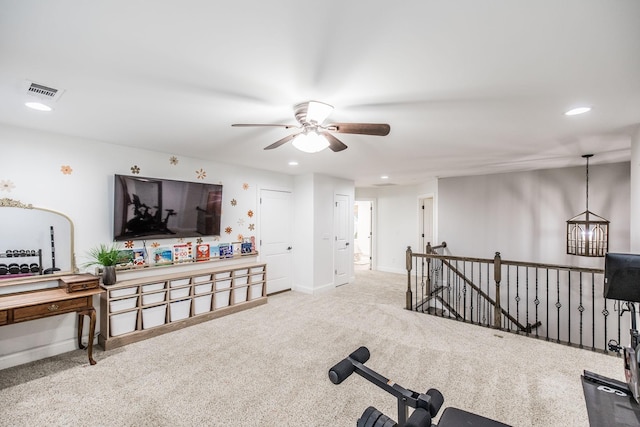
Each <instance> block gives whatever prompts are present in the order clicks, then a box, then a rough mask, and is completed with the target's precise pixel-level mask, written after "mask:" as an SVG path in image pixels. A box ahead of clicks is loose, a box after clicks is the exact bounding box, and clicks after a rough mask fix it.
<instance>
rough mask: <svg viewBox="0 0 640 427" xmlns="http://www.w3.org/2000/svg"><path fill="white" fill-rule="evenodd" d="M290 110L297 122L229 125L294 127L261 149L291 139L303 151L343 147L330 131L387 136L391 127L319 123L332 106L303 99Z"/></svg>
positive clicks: (323, 119)
mask: <svg viewBox="0 0 640 427" xmlns="http://www.w3.org/2000/svg"><path fill="white" fill-rule="evenodd" d="M293 111H294V114H295V118H296V120H297V121H298V125H282V124H251V123H237V124H232V125H231V126H236V127H250V126H269V127H283V128H285V129H297V130H298V131H297V132H295V133H292V134H291V135H288V136H285V137H284V138H282V139H280V140H278V141H276V142H274V143H273V144H271V145H268V146H266V147H265V148H264V149H265V150H272V149H274V148H278V147H280V146H281V145H283V144H286V143H287V142H289V141H291V140H293V146H294V147H296V148H297V149H298V150H301V151H304V152H307V153H316V152H318V151H322V150H324V149H325V148H327V147H329V148H330V149H331V150H332V151H336V152H337V151H342V150H344V149H345V148H347V145H346V144H345V143H343V142H342V141H340V140H339V139H338V138H336V137H335V136H333V134H332V133H333V132H335V133H352V134H359V135H376V136H385V135H388V134H389V131H390V130H391V127H390V126H389V125H388V124H384V123H329V124H323V123H324V121H325V120H326V118H327V117H328V116H329V114H330V113H331V111H333V106H331V105H329V104H325V103H323V102H318V101H308V102H303V103H301V104H298V105H296V106H294V107H293Z"/></svg>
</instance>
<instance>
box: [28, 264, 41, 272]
mask: <svg viewBox="0 0 640 427" xmlns="http://www.w3.org/2000/svg"><path fill="white" fill-rule="evenodd" d="M29 270H31V272H32V273H40V266H39V265H38V264H37V263H35V262H34V263H33V264H31V265H30V266H29Z"/></svg>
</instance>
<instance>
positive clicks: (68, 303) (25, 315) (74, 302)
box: [13, 297, 92, 322]
mask: <svg viewBox="0 0 640 427" xmlns="http://www.w3.org/2000/svg"><path fill="white" fill-rule="evenodd" d="M91 305H92V301H91V297H80V298H74V299H68V300H64V301H58V302H55V303H45V304H38V305H32V306H29V307H20V308H16V309H15V310H14V311H13V321H14V322H22V321H24V320H31V319H37V318H39V317H44V316H53V315H56V314H62V313H71V312H74V311H76V310H77V309H80V308H83V307H89V306H91Z"/></svg>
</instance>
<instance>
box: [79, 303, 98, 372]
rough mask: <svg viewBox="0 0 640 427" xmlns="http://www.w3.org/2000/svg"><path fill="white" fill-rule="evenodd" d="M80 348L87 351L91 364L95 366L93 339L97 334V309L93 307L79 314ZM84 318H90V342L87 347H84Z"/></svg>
mask: <svg viewBox="0 0 640 427" xmlns="http://www.w3.org/2000/svg"><path fill="white" fill-rule="evenodd" d="M78 316H80V317H79V318H78V346H79V347H80V349H81V350H84V349H85V348H86V349H87V355H88V356H89V363H90V364H91V365H95V364H96V361H95V360H94V359H93V339H94V337H95V333H96V309H95V308H93V307H91V308H87V309H85V310H82V311H79V312H78ZM84 316H89V342H88V343H87V346H86V347H85V346H83V345H82V342H81V340H82V328H83V324H84Z"/></svg>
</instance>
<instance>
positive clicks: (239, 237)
mask: <svg viewBox="0 0 640 427" xmlns="http://www.w3.org/2000/svg"><path fill="white" fill-rule="evenodd" d="M243 239H244V236H243V235H242V234H238V241H239V242H242V240H243Z"/></svg>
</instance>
